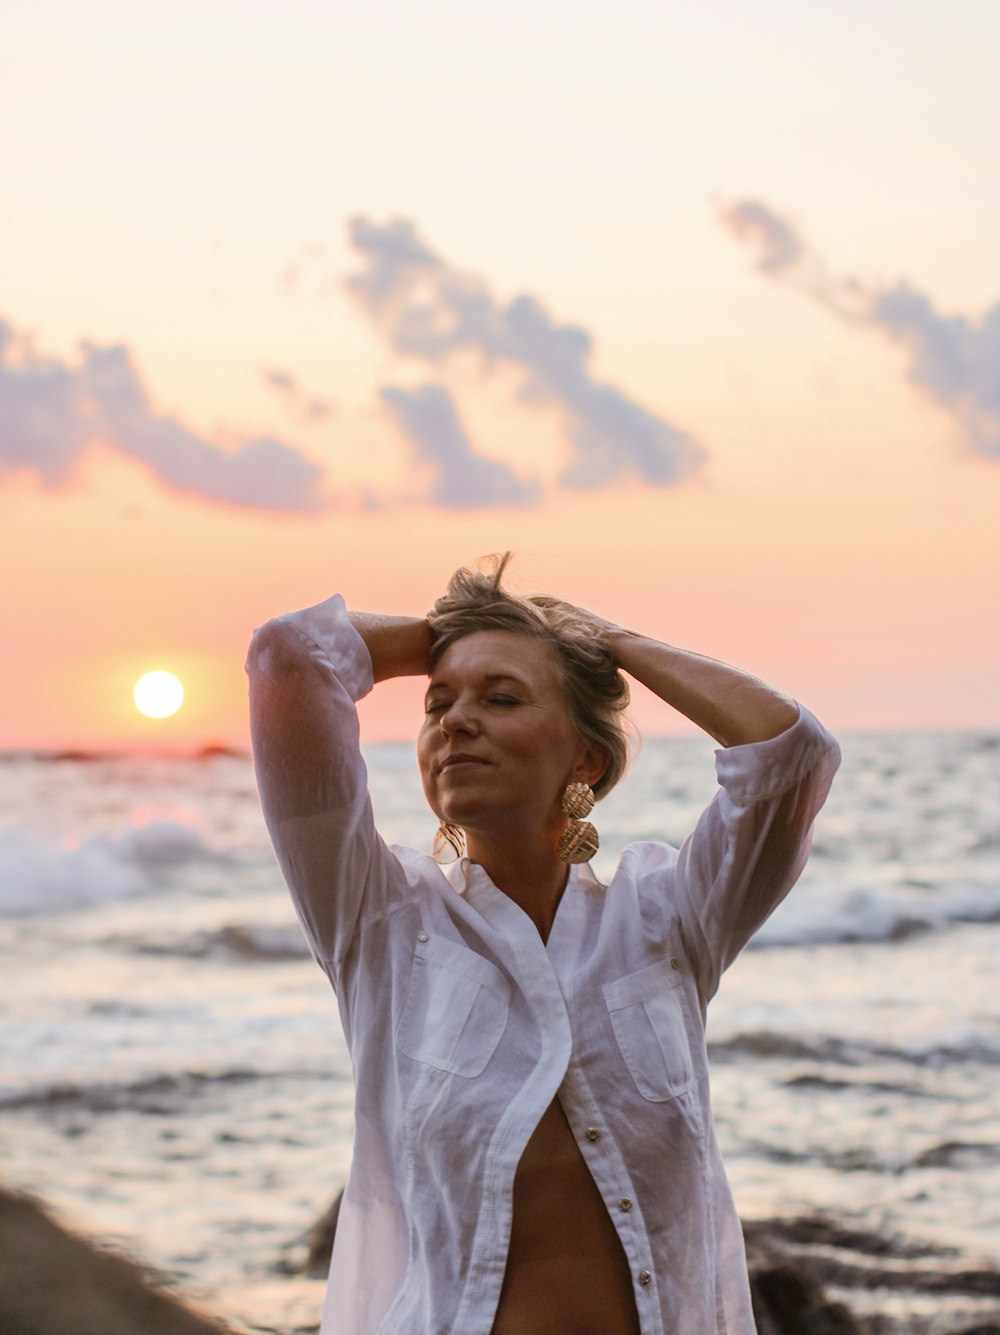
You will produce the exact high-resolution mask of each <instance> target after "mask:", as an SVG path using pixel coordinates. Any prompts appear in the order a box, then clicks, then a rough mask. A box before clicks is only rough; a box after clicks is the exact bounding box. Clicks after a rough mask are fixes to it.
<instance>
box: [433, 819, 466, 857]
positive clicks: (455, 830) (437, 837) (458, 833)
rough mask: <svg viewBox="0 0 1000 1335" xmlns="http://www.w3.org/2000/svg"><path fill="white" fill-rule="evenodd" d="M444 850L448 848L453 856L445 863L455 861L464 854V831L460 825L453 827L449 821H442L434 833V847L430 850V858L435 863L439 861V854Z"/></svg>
mask: <svg viewBox="0 0 1000 1335" xmlns="http://www.w3.org/2000/svg"><path fill="white" fill-rule="evenodd" d="M446 848H450V849H451V851H452V853H453V854H454V856H453V857H450V858H448V859H447V861H448V862H455V861H457V860H458V859H459V858H460V857H461V856H462V854H463V853H464V852H465V831H464V830H463V829H462V827H461V825H453V824H452V823H451V821H447V820H443V821H442V822H441V824H440V825H439V826H438V827H437V830H436V831H435V832H434V847H433V848H432V849H431V857H432V858H434V860H435V862H440V861H441V854H442V853H443V852H444V850H445V849H446Z"/></svg>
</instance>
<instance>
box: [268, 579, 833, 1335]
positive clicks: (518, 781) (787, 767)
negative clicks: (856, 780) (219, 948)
mask: <svg viewBox="0 0 1000 1335" xmlns="http://www.w3.org/2000/svg"><path fill="white" fill-rule="evenodd" d="M505 564H506V558H504V559H503V560H502V561H500V562H499V563H498V564H496V568H495V570H494V571H493V572H492V573H489V574H473V573H471V572H469V571H459V572H458V573H457V574H456V575H455V576H454V577H453V578H452V581H451V583H450V585H449V588H448V593H447V595H446V596H445V597H444V598H442V599H439V600H438V602H437V603H436V604H435V609H434V611H433V612H432V613H431V614H430V615H429V616H428V618H426V619H418V618H409V617H384V616H376V615H370V614H365V613H354V612H348V611H347V610H346V608H345V606H344V603H343V601H342V599H340V598H339V597H334V598H331V599H329V600H328V601H327V602H324V603H320V604H319V605H318V606H316V607H313V608H309V609H307V610H305V611H302V612H297V613H293V614H291V615H290V616H286V617H279V618H278V619H277V620H275V621H272V622H269V623H268V624H267V625H266V626H264V627H263V629H261V630H259V631H258V632H257V633H256V635H255V637H254V641H253V644H252V646H251V651H250V658H249V663H248V670H249V672H250V678H251V710H252V724H253V739H254V760H255V765H256V768H257V777H258V782H259V785H260V790H261V797H262V802H263V806H264V812H265V815H266V818H267V822H268V826H269V829H270V831H271V836H272V838H273V840H274V845H275V849H276V851H277V854H278V858H279V861H280V863H281V867H282V871H283V872H284V875H285V878H286V880H287V882H288V884H289V886H290V888H291V892H292V896H293V898H294V901H295V905H296V908H297V910H298V913H299V916H300V918H301V921H302V924H303V927H304V929H305V932H306V935H307V937H308V939H309V942H310V945H311V948H312V950H313V953H314V954H315V956H316V959H317V960H318V962H319V963H320V965H321V966H322V967H323V969H324V970H325V971H326V973H327V974H328V976H329V978H330V981H331V982H332V984H333V986H334V989H335V991H336V994H337V998H338V1001H339V1005H340V1012H341V1018H342V1020H343V1024H344V1030H345V1033H346V1036H347V1041H348V1044H349V1046H350V1049H351V1054H352V1059H353V1063H354V1071H355V1085H356V1126H355V1143H354V1162H353V1165H352V1169H351V1174H350V1180H349V1182H348V1186H347V1189H346V1191H345V1194H344V1199H343V1204H342V1206H341V1211H340V1217H339V1222H338V1228H337V1238H336V1243H335V1247H334V1255H333V1261H332V1264H331V1270H330V1283H329V1289H328V1293H327V1302H326V1309H325V1314H324V1322H323V1327H322V1331H323V1335H374V1333H375V1332H380V1335H639V1333H640V1332H641V1335H654V1333H655V1335H723V1332H724V1333H725V1335H751V1332H753V1330H754V1325H753V1318H752V1314H751V1307H750V1296H749V1288H748V1283H747V1276H746V1263H745V1259H744V1254H743V1244H742V1236H741V1231H740V1226H739V1221H738V1219H737V1216H736V1212H735V1209H734V1207H733V1203H732V1198H731V1196H730V1193H729V1189H728V1186H727V1184H726V1180H725V1176H724V1172H723V1168H722V1163H721V1160H720V1157H719V1152H718V1148H717V1146H716V1141H715V1136H714V1132H713V1127H712V1120H711V1111H710V1104H709V1094H708V1077H707V1071H706V1055H705V1041H704V1019H705V1008H706V1005H707V1003H708V1001H709V999H710V998H711V997H712V995H713V994H714V992H715V990H716V988H717V986H718V982H719V977H720V974H721V973H722V970H723V969H724V968H725V967H726V966H727V965H728V964H729V963H730V962H731V961H732V960H733V958H734V957H735V956H736V954H737V953H738V951H739V950H740V949H741V948H742V947H743V945H744V944H745V943H746V942H747V940H748V939H749V938H750V936H751V935H752V934H753V932H754V931H755V930H756V929H757V928H758V927H759V926H760V924H761V923H762V922H763V921H764V919H765V918H766V917H767V915H768V914H769V913H770V912H771V910H772V909H773V908H774V907H775V905H776V904H777V903H778V902H779V901H780V899H781V898H782V897H783V896H784V895H785V894H786V893H787V891H788V890H789V888H790V887H791V885H792V884H793V883H794V881H795V879H796V878H797V876H798V874H799V872H800V870H801V868H802V866H803V863H804V861H805V858H806V854H807V851H808V842H809V836H810V830H811V826H812V822H813V819H814V817H815V815H816V812H817V811H818V810H819V808H820V806H821V805H822V802H823V800H824V798H825V796H826V793H827V790H828V788H829V785H830V781H831V779H832V777H833V773H834V770H835V769H836V766H837V761H838V754H839V753H838V750H837V745H836V742H835V741H834V740H833V739H832V738H831V737H830V736H829V734H828V733H827V732H826V731H825V730H824V729H823V728H822V727H821V726H820V725H819V724H818V723H817V722H816V720H815V719H814V718H813V717H812V716H811V715H810V714H809V713H808V712H807V711H806V710H804V709H800V707H799V706H797V705H796V704H794V703H793V702H792V701H790V700H789V699H787V698H786V697H785V696H783V695H780V694H779V693H778V692H776V691H774V690H772V689H771V688H770V687H768V686H766V685H764V684H763V683H762V682H760V681H758V680H756V679H755V678H753V677H750V676H748V675H747V674H746V673H743V672H740V671H738V670H737V669H735V668H731V667H728V666H726V665H725V664H722V663H718V662H715V661H713V660H711V659H706V658H702V657H700V656H698V655H696V654H692V653H688V652H685V651H683V650H680V649H676V648H673V647H671V646H669V645H666V644H660V643H658V642H656V641H655V640H650V639H647V638H646V637H644V636H642V635H637V634H634V633H632V632H630V631H626V630H623V629H621V628H619V627H617V626H613V625H611V624H610V623H607V622H603V621H599V619H598V618H596V617H594V616H592V615H591V614H590V613H587V612H584V611H582V610H580V609H578V608H574V607H572V606H569V605H568V604H565V603H560V602H558V601H556V600H554V599H544V598H542V599H535V600H523V599H520V598H516V597H513V596H512V595H510V594H508V593H507V592H506V591H505V590H504V589H503V588H502V585H501V576H502V574H503V569H504V566H505ZM623 672H625V673H628V674H629V676H631V677H634V678H635V679H636V680H638V681H640V682H642V683H643V684H644V685H646V686H648V687H649V688H650V689H651V690H653V691H654V692H655V693H656V694H657V695H658V696H659V697H660V698H661V699H662V700H664V701H665V702H666V703H667V704H668V705H670V706H672V707H673V708H674V709H677V710H679V711H680V712H681V713H683V714H685V715H686V716H687V717H688V718H690V719H692V720H693V721H694V722H695V723H697V724H698V725H699V726H700V727H702V728H703V729H705V730H706V731H707V732H709V733H710V734H711V735H712V736H713V737H714V738H715V739H716V740H717V741H718V742H719V743H720V746H721V747H722V748H723V749H721V750H720V751H719V752H718V753H717V770H718V776H719V782H720V785H721V787H720V791H719V792H718V794H717V795H716V797H715V799H714V800H713V802H712V803H711V805H710V806H709V807H708V809H707V810H706V811H705V813H704V814H703V815H702V817H701V819H700V821H699V822H698V826H697V828H696V829H695V831H694V832H693V833H692V834H691V836H690V837H689V838H688V839H687V840H686V842H685V843H684V846H683V847H682V848H681V849H680V850H679V851H678V850H676V849H673V848H670V847H668V846H667V845H665V844H656V843H643V844H635V845H632V846H631V847H630V848H628V849H627V850H626V851H625V853H624V854H623V856H622V859H621V862H620V864H619V867H618V870H617V871H616V873H615V875H614V877H613V878H612V880H611V882H610V884H609V885H608V886H607V887H606V888H605V887H604V886H602V885H601V883H600V882H599V881H598V880H597V878H596V877H595V876H594V874H593V872H592V871H591V870H590V867H589V866H588V865H587V864H586V861H585V859H586V858H587V857H588V856H589V855H590V854H592V851H593V841H592V838H591V830H592V827H590V826H589V823H587V822H584V821H582V820H581V819H580V818H581V817H582V816H583V815H585V814H586V808H587V805H588V801H587V796H586V795H587V793H589V792H590V790H591V789H592V790H593V791H594V793H595V795H596V796H602V795H603V794H604V793H606V792H607V791H608V790H609V789H610V788H611V786H612V785H613V784H614V783H615V782H616V781H617V779H618V778H619V777H620V776H621V773H622V771H623V769H624V762H625V754H626V748H625V739H624V734H623V728H622V715H621V711H622V709H623V707H624V705H625V704H626V702H627V698H628V688H627V686H626V683H625V680H624V678H623V676H622V673H623ZM425 673H429V684H428V690H427V697H426V716H425V720H424V724H423V727H422V728H421V731H420V736H419V742H418V758H419V764H420V772H421V776H422V779H423V785H424V791H425V793H426V796H427V799H428V802H429V803H430V806H431V808H432V810H433V811H434V813H435V815H436V816H437V817H438V819H439V820H440V821H441V833H442V835H443V838H444V839H445V840H447V841H449V842H451V843H453V844H455V845H456V846H458V847H460V846H461V844H462V843H463V842H464V846H465V856H464V857H461V858H459V859H458V860H455V861H452V862H451V863H449V864H447V865H444V866H442V865H439V863H438V862H436V861H435V860H433V859H432V858H430V857H428V856H425V855H422V854H419V853H416V852H414V851H412V850H410V849H405V848H398V847H393V848H389V847H387V846H386V845H385V844H384V843H383V842H382V841H381V840H380V838H379V836H378V834H377V833H376V830H375V826H374V823H373V818H372V812H371V805H370V802H369V799H368V795H367V791H366V782H365V780H366V774H365V768H364V764H363V762H362V759H361V756H360V752H359V749H358V725H357V718H356V713H355V708H354V706H355V701H356V700H357V699H359V698H360V697H361V696H363V695H364V694H365V693H366V692H367V691H368V690H369V689H370V688H371V686H372V683H373V682H378V681H382V680H385V679H386V678H389V677H396V676H404V675H411V674H414V675H416V674H425ZM581 795H582V797H581Z"/></svg>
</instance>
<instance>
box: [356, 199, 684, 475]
mask: <svg viewBox="0 0 1000 1335" xmlns="http://www.w3.org/2000/svg"><path fill="white" fill-rule="evenodd" d="M349 235H350V241H351V244H352V246H353V247H354V250H355V251H356V252H357V254H358V257H359V259H360V260H361V263H362V268H361V269H360V270H359V271H358V272H357V273H355V274H353V275H352V276H351V277H350V278H349V279H348V282H347V286H348V289H349V291H351V292H352V293H353V295H354V296H355V297H356V298H357V300H358V301H359V303H360V304H361V306H362V308H363V309H364V310H365V311H366V313H367V314H368V315H369V317H370V318H371V319H372V320H373V321H374V322H375V324H376V325H377V326H378V328H379V329H380V330H381V331H382V333H383V334H384V335H385V337H386V338H387V339H388V341H389V343H390V345H391V346H392V347H393V348H394V349H395V350H396V351H397V352H399V353H402V354H405V355H407V356H411V357H415V358H418V359H419V360H422V361H424V362H427V363H429V364H430V365H433V366H441V365H443V364H445V363H446V362H447V360H448V358H449V357H451V356H452V355H453V354H455V353H459V352H474V353H478V354H479V355H480V356H481V357H482V358H483V360H484V362H485V363H486V364H487V365H489V364H490V363H493V362H503V363H506V364H508V365H510V366H513V367H516V368H517V369H519V370H520V371H522V372H523V373H524V380H523V383H522V386H521V391H520V395H521V398H522V400H523V401H524V402H525V403H529V404H539V405H553V406H555V407H556V408H557V409H559V410H560V412H561V413H562V416H563V419H564V422H565V427H566V436H567V442H568V444H569V446H570V457H569V461H568V463H567V464H566V466H565V468H564V469H563V471H562V474H561V475H560V478H559V482H560V484H561V485H562V486H564V487H569V488H574V489H587V488H593V487H598V486H602V485H604V484H605V483H609V482H616V481H622V480H628V479H635V478H637V479H639V480H640V481H643V482H646V483H650V484H653V485H656V486H673V485H676V484H678V483H680V482H683V481H685V480H686V479H688V478H690V477H692V476H694V475H695V474H697V473H698V472H699V470H700V469H701V466H702V464H703V462H704V460H705V457H706V455H705V451H704V449H703V448H702V446H701V445H700V444H699V443H698V442H697V441H696V440H695V439H694V438H693V437H692V436H690V435H689V434H688V433H687V432H685V431H683V430H682V429H680V428H678V427H676V426H674V425H672V424H671V423H670V422H668V421H667V420H666V419H665V418H663V417H660V416H658V415H657V414H656V413H653V412H651V411H650V410H649V409H647V408H644V407H642V406H641V405H640V404H638V403H636V402H635V401H634V400H632V399H631V398H629V397H628V395H626V394H625V393H624V392H623V391H622V390H620V389H618V388H616V387H615V386H613V385H608V384H602V383H600V382H598V381H596V380H595V379H594V377H593V374H592V373H591V371H590V368H589V365H588V363H589V361H590V358H591V354H592V351H593V340H592V338H591V336H590V334H589V333H588V331H587V330H586V329H584V328H582V327H581V326H579V325H573V324H559V323H558V322H557V321H556V320H555V319H554V318H553V317H552V316H551V315H550V314H549V312H548V311H547V310H546V308H545V307H544V306H543V305H542V304H541V302H539V301H538V300H537V299H536V298H535V297H532V296H529V295H520V296H516V297H515V298H514V299H513V300H512V301H510V302H508V303H507V304H505V305H504V304H501V303H500V302H498V301H497V299H496V298H495V297H494V296H493V294H492V292H491V291H490V289H489V287H488V286H487V284H486V283H485V282H484V280H482V279H481V278H477V277H475V276H472V275H468V274H463V273H461V272H460V271H458V270H457V269H455V268H453V267H452V266H451V265H449V264H448V263H447V262H446V261H444V260H443V259H441V258H440V257H439V256H438V255H436V254H435V253H434V252H433V251H431V250H430V249H429V247H428V246H427V245H426V244H425V243H424V242H423V241H422V240H421V238H420V237H419V236H418V235H417V232H416V229H415V227H414V225H413V223H412V222H410V221H409V220H407V219H395V220H393V221H391V222H388V223H384V224H379V223H373V222H371V221H370V220H368V219H366V218H354V219H352V220H351V222H350V224H349ZM469 448H470V450H471V446H470V447H469Z"/></svg>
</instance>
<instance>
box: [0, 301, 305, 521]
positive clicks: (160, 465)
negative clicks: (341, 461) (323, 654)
mask: <svg viewBox="0 0 1000 1335" xmlns="http://www.w3.org/2000/svg"><path fill="white" fill-rule="evenodd" d="M96 441H101V442H103V443H105V444H107V445H109V446H111V447H112V448H113V449H116V450H118V451H119V453H121V454H124V455H128V456H129V457H131V458H134V459H137V460H139V461H140V462H141V463H142V464H144V465H145V466H146V467H147V468H148V469H149V470H150V472H152V473H153V474H155V476H156V477H158V478H159V479H160V481H161V482H163V483H164V484H165V485H166V486H168V487H169V488H170V489H171V490H173V491H177V492H181V493H185V494H189V495H195V496H199V497H202V498H203V499H206V500H212V501H221V502H224V503H226V504H229V505H235V506H240V507H245V508H248V509H256V510H268V511H317V510H321V509H323V508H324V506H325V505H326V501H325V499H324V497H323V495H322V493H321V489H320V484H321V481H322V477H323V472H322V469H321V468H319V467H318V466H317V465H316V464H314V463H312V462H311V461H310V460H308V459H306V458H305V456H304V455H302V454H300V453H299V451H298V450H296V449H295V448H294V446H291V445H286V444H284V443H283V442H281V441H279V440H275V439H273V438H272V437H270V436H263V437H260V438H257V439H250V440H244V441H241V442H240V443H239V444H238V446H237V448H236V449H235V450H233V451H228V450H223V449H221V448H220V447H219V446H217V445H215V444H213V443H211V442H210V441H207V440H204V439H202V438H201V437H200V436H198V435H196V434H195V433H194V432H192V431H189V430H188V429H187V428H186V427H185V426H183V425H182V424H181V423H180V422H178V421H177V420H176V419H175V418H173V417H167V416H163V415H160V414H158V413H156V412H155V411H154V409H153V407H152V405H151V404H150V402H149V397H148V395H147V393H146V390H145V387H144V386H143V384H142V381H141V379H140V376H139V373H138V371H137V370H136V367H135V365H134V363H133V361H132V358H131V356H130V354H129V352H128V350H127V349H126V348H124V347H121V346H111V347H98V346H96V345H94V344H84V345H82V348H81V356H80V360H79V363H78V364H77V365H75V366H72V365H69V364H67V363H64V362H61V361H59V360H58V359H56V358H51V357H43V356H40V355H39V354H37V353H36V352H35V351H34V349H33V348H32V347H31V345H30V343H29V342H28V341H27V340H26V339H23V338H20V339H19V338H18V337H17V336H16V335H15V333H14V331H13V329H12V328H11V326H10V325H8V324H6V323H4V322H3V321H0V473H3V472H16V471H19V470H26V471H28V472H33V473H34V474H35V475H36V476H37V477H38V478H39V480H40V481H41V482H42V484H43V485H44V486H46V487H58V486H60V485H63V484H65V483H66V482H67V481H68V480H69V478H70V476H71V474H72V472H73V468H74V465H75V464H76V463H77V461H78V459H79V458H80V457H81V455H82V454H83V452H84V450H85V449H86V448H87V446H88V445H89V444H91V443H92V442H96Z"/></svg>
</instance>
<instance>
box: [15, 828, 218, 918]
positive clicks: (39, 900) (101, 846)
mask: <svg viewBox="0 0 1000 1335" xmlns="http://www.w3.org/2000/svg"><path fill="white" fill-rule="evenodd" d="M212 856H213V854H212V852H211V850H210V849H209V847H208V845H207V844H206V843H205V840H204V839H203V837H202V835H201V834H200V833H199V831H198V830H197V829H195V828H194V827H193V826H190V825H185V824H182V823H180V822H177V821H169V820H156V821H150V822H149V823H148V824H146V825H141V826H135V827H130V828H128V829H127V830H126V831H125V832H124V833H123V834H121V835H120V836H118V837H117V838H109V837H107V836H103V835H102V836H97V837H93V838H90V839H85V840H83V841H80V842H77V841H75V840H74V841H66V842H63V843H59V842H57V841H56V840H53V839H51V838H46V837H44V836H42V835H40V834H37V833H35V832H33V831H30V830H26V829H23V828H21V827H20V826H5V827H0V916H5V917H21V916H25V917H26V916H32V915H36V914H46V913H52V912H56V911H61V910H65V909H79V908H85V907H87V906H89V905H94V904H103V903H107V902H110V901H114V900H122V899H131V898H134V897H137V896H140V895H143V894H148V893H150V892H151V891H152V890H154V889H157V888H159V885H160V874H161V873H162V872H164V871H165V870H168V869H170V868H174V867H178V866H186V865H188V864H189V863H191V862H193V861H196V860H199V859H203V858H209V857H212Z"/></svg>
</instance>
